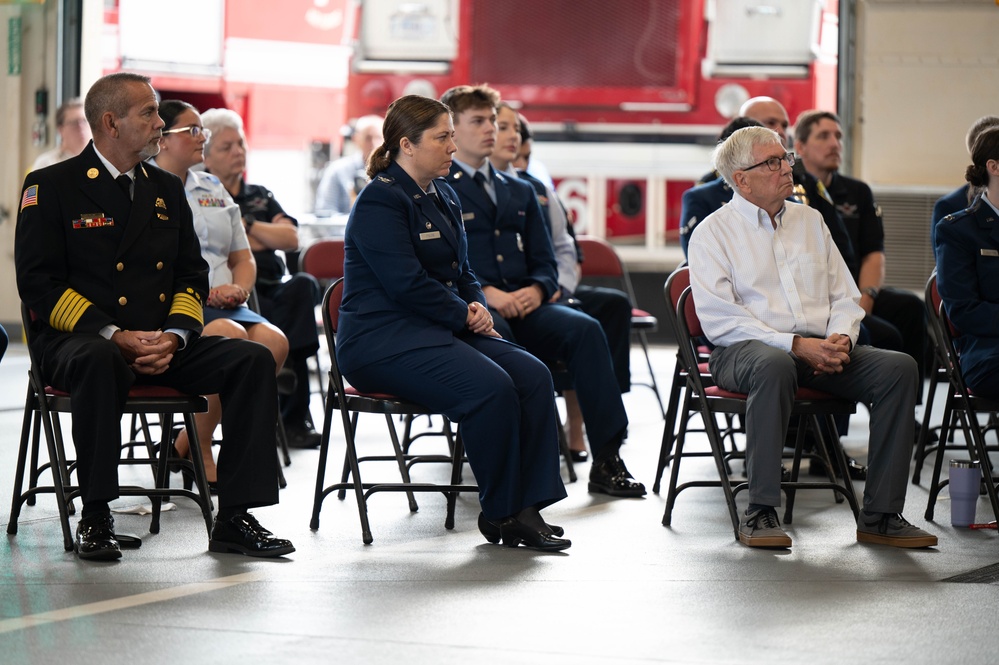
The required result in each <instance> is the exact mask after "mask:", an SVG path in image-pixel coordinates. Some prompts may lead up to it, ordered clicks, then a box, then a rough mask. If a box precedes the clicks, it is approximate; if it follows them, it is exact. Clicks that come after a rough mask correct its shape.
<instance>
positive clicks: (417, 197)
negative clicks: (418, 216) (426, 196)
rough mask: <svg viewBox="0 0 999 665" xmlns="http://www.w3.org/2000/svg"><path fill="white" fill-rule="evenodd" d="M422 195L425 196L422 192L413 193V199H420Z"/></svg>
mask: <svg viewBox="0 0 999 665" xmlns="http://www.w3.org/2000/svg"><path fill="white" fill-rule="evenodd" d="M422 196H423V195H422V194H413V200H414V201H419V200H420V198H421V197H422Z"/></svg>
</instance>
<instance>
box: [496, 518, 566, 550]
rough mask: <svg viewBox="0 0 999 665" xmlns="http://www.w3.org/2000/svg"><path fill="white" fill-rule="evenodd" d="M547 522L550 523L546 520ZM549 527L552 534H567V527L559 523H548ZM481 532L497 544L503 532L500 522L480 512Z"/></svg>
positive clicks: (556, 535)
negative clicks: (564, 527)
mask: <svg viewBox="0 0 999 665" xmlns="http://www.w3.org/2000/svg"><path fill="white" fill-rule="evenodd" d="M545 524H548V523H547V522H545ZM548 528H549V529H551V530H552V535H553V536H555V537H557V538H561V537H562V536H564V535H565V529H563V528H562V527H560V526H558V525H557V524H548ZM479 533H481V534H482V535H483V536H484V537H485V539H486V540H487V541H489V542H490V543H492V544H493V545H495V544H496V543H498V542H499V541H500V538H501V537H502V534H501V533H500V527H499V522H493V521H492V520H487V519H486V516H485V515H483V514H482V513H479Z"/></svg>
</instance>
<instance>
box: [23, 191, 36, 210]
mask: <svg viewBox="0 0 999 665" xmlns="http://www.w3.org/2000/svg"><path fill="white" fill-rule="evenodd" d="M36 205H38V185H32V186H30V187H27V188H26V189H25V190H24V194H23V195H22V196H21V210H24V209H25V208H27V207H28V206H36Z"/></svg>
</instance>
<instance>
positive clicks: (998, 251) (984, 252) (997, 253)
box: [982, 249, 999, 256]
mask: <svg viewBox="0 0 999 665" xmlns="http://www.w3.org/2000/svg"><path fill="white" fill-rule="evenodd" d="M982 256H999V249H983V250H982Z"/></svg>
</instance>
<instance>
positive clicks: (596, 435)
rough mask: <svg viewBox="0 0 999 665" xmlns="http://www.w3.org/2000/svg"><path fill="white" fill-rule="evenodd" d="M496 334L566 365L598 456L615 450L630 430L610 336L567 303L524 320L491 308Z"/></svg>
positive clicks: (534, 312) (584, 421)
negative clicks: (608, 341) (616, 377)
mask: <svg viewBox="0 0 999 665" xmlns="http://www.w3.org/2000/svg"><path fill="white" fill-rule="evenodd" d="M490 313H491V314H492V315H493V325H494V326H495V328H496V332H498V333H499V334H500V335H502V336H503V338H504V339H508V340H510V341H511V342H516V343H517V344H520V345H522V346H523V347H524V348H525V349H527V350H528V351H529V352H530V353H531V354H533V355H534V356H536V357H538V358H540V359H541V360H543V361H545V362H549V363H550V362H555V361H562V362H564V363H565V364H566V365H567V366H568V369H569V375H570V377H571V379H572V387H573V388H575V390H576V399H577V400H578V401H579V410H580V411H582V413H583V424H584V425H585V426H586V436H587V438H588V439H589V442H590V447H591V448H592V450H593V455H594V457H596V458H598V459H599V458H601V457H604V456H606V455H608V454H611V453H613V452H615V451H616V450H617V448H618V446H620V444H621V438H622V437H623V436H624V434H625V431H626V430H627V427H628V414H627V412H626V411H625V409H624V401H623V400H622V399H621V391H620V389H619V388H618V386H617V381H616V380H615V377H614V367H613V365H612V363H611V357H610V351H609V350H608V348H607V337H606V336H605V335H604V331H603V329H602V328H601V327H600V324H599V323H597V321H596V320H595V319H594V318H593V317H592V316H589V315H587V314H584V313H583V312H580V311H577V310H575V309H573V308H572V307H568V306H566V305H550V304H545V305H542V306H541V307H539V308H538V309H536V310H534V311H533V312H531V313H530V314H528V315H527V316H525V317H524V318H522V319H504V318H503V317H502V316H500V314H499V312H497V311H496V310H493V309H490Z"/></svg>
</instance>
